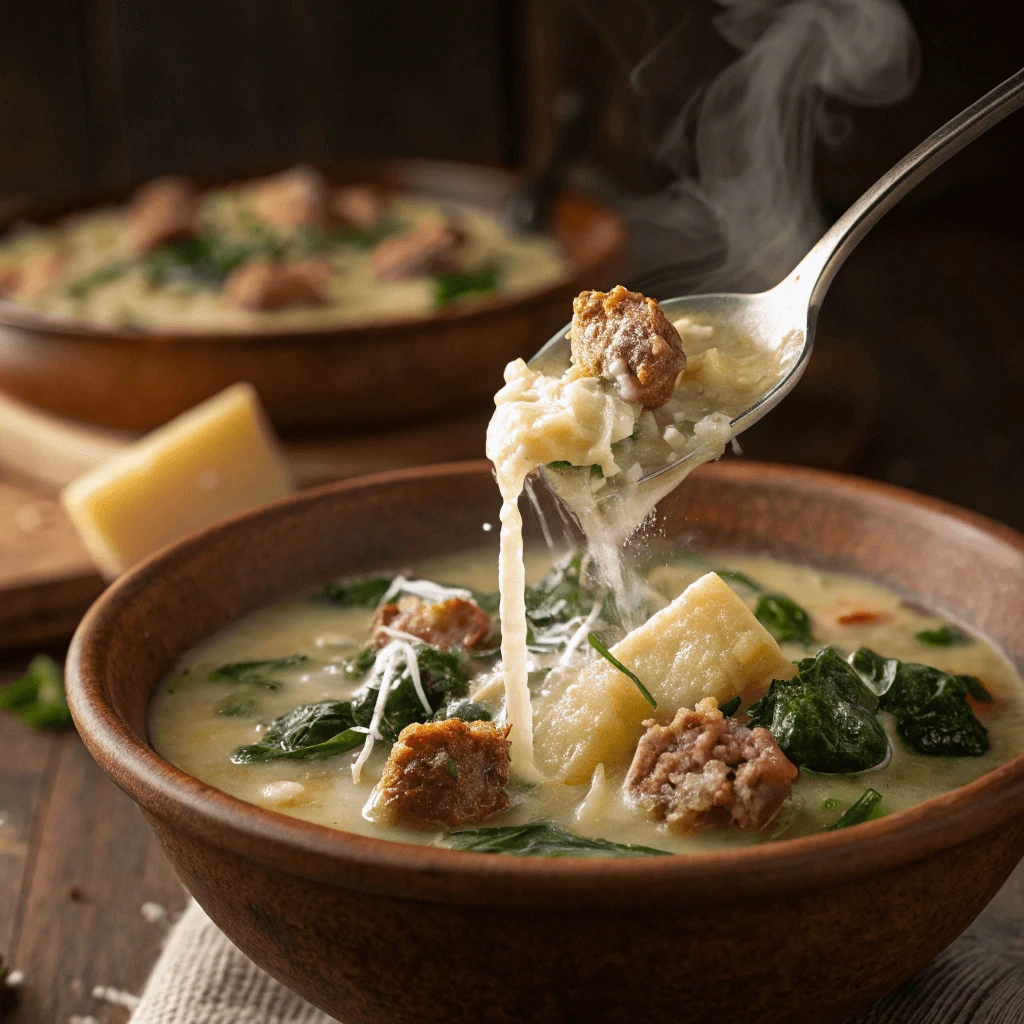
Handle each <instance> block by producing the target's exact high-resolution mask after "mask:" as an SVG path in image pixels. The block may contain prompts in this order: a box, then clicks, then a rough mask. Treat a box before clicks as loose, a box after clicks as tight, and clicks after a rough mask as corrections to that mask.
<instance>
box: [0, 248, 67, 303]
mask: <svg viewBox="0 0 1024 1024" xmlns="http://www.w3.org/2000/svg"><path fill="white" fill-rule="evenodd" d="M70 258H71V253H70V252H69V251H68V250H67V249H57V250H55V251H53V252H46V253H41V254H40V255H38V256H33V257H32V258H31V259H30V260H26V261H25V262H24V263H23V264H22V265H21V266H20V267H12V268H11V269H10V270H7V271H6V272H5V273H4V274H3V275H0V296H8V295H14V296H17V297H18V298H19V299H35V298H38V297H39V296H40V295H42V294H43V292H45V291H46V290H47V289H48V288H49V287H50V286H51V285H52V284H53V282H54V281H56V280H57V277H58V276H59V275H60V272H61V271H62V270H63V269H64V267H65V266H67V263H68V260H69V259H70Z"/></svg>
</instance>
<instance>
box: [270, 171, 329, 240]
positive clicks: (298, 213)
mask: <svg viewBox="0 0 1024 1024" xmlns="http://www.w3.org/2000/svg"><path fill="white" fill-rule="evenodd" d="M327 199H328V196H327V182H326V181H325V180H324V177H323V175H322V174H321V173H320V172H319V171H317V170H314V168H312V167H301V166H300V167H293V168H291V169H290V170H287V171H281V173H280V174H275V175H272V176H271V177H269V178H264V179H263V181H261V182H260V183H259V185H258V186H257V191H256V198H255V203H254V205H255V207H256V212H257V213H258V214H259V216H260V217H261V218H262V219H263V220H265V221H266V222H267V223H268V224H270V225H271V226H272V227H275V228H277V230H278V231H284V232H290V231H296V230H298V229H299V228H310V227H317V228H325V227H327Z"/></svg>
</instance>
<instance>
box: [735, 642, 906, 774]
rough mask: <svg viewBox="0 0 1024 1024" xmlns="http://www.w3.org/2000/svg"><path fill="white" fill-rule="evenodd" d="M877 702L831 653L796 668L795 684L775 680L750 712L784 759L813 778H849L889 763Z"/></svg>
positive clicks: (827, 650)
mask: <svg viewBox="0 0 1024 1024" xmlns="http://www.w3.org/2000/svg"><path fill="white" fill-rule="evenodd" d="M877 708H878V697H877V696H876V695H875V693H874V692H873V691H872V690H871V689H869V687H867V686H866V685H865V684H864V682H863V681H862V680H861V678H860V676H858V674H857V673H856V672H855V671H853V669H852V668H851V667H850V666H849V665H848V664H847V663H846V662H845V661H843V659H842V658H841V657H840V656H839V655H838V654H837V653H836V652H835V651H834V650H833V649H832V648H831V647H825V648H823V649H822V650H821V651H819V652H818V653H817V655H815V657H813V658H804V659H803V660H802V661H800V662H798V663H797V675H796V676H795V677H794V678H792V679H787V680H783V679H776V680H775V681H774V682H773V683H772V685H771V687H770V688H769V690H768V692H767V693H766V694H765V695H764V696H763V697H762V698H761V699H760V700H759V701H757V702H756V703H755V704H752V705H751V706H750V707H749V708H747V715H748V716H749V717H750V725H751V727H755V726H764V727H765V728H767V729H768V730H769V732H771V734H772V735H773V736H774V737H775V741H776V742H777V743H778V744H779V746H780V747H781V748H782V750H783V751H784V752H785V754H786V756H787V757H788V758H789V759H790V761H792V762H793V763H794V764H796V765H799V766H800V767H801V768H809V769H810V770H811V771H815V772H829V773H834V774H835V773H840V774H841V773H847V772H860V771H864V770H866V769H868V768H873V767H874V766H875V765H877V764H880V763H881V762H882V761H884V760H885V757H886V755H887V754H888V752H889V740H888V738H887V737H886V735H885V730H884V729H883V728H882V724H881V722H879V720H878V718H877V717H876V716H875V711H876V710H877Z"/></svg>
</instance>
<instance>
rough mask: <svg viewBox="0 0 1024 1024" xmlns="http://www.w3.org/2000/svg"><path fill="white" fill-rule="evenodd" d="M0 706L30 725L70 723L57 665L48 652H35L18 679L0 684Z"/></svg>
mask: <svg viewBox="0 0 1024 1024" xmlns="http://www.w3.org/2000/svg"><path fill="white" fill-rule="evenodd" d="M0 710H2V711H10V712H12V713H13V714H15V715H17V716H18V717H19V718H20V719H21V720H22V721H23V722H24V723H25V724H26V725H30V726H32V728H33V729H45V730H47V731H49V730H54V729H63V728H65V727H66V726H69V725H71V712H70V711H69V710H68V699H67V695H66V694H65V693H64V673H63V672H62V671H61V667H60V665H58V664H57V662H55V661H54V660H53V658H51V657H50V656H49V655H48V654H37V655H36V656H35V657H34V658H33V659H32V660H31V661H30V662H29V663H28V668H27V669H26V670H25V674H24V675H23V676H22V677H21V678H20V679H18V680H17V681H16V682H13V683H11V684H10V685H9V686H4V687H2V688H0Z"/></svg>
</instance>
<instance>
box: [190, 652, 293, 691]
mask: <svg viewBox="0 0 1024 1024" xmlns="http://www.w3.org/2000/svg"><path fill="white" fill-rule="evenodd" d="M307 661H309V658H308V657H306V655H305V654H289V655H288V657H286V658H271V659H269V660H267V661H235V662H232V663H231V664H230V665H221V667H220V668H215V669H214V670H213V671H212V672H211V673H210V679H211V680H212V681H213V682H231V683H246V684H247V685H249V686H259V687H262V688H263V689H264V690H280V689H281V682H280V680H278V679H274V675H275V674H276V673H278V672H284V671H287V670H288V669H291V668H296V667H297V666H299V665H304V664H305V663H306V662H307Z"/></svg>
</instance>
